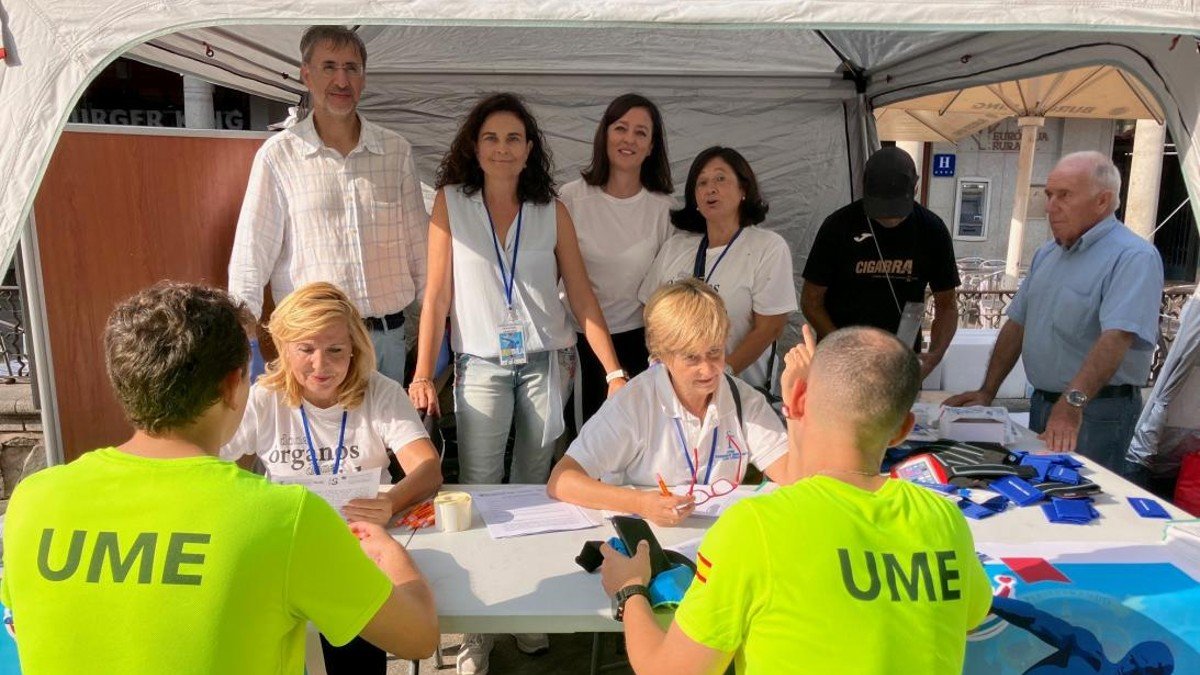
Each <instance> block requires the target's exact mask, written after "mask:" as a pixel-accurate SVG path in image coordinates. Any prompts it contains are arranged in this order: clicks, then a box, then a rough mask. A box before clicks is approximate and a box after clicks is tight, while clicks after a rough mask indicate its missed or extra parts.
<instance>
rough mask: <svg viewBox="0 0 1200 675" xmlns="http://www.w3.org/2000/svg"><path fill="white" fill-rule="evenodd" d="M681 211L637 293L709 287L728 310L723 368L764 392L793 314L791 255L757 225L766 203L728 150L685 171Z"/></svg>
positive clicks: (713, 151)
mask: <svg viewBox="0 0 1200 675" xmlns="http://www.w3.org/2000/svg"><path fill="white" fill-rule="evenodd" d="M684 200H685V202H684V206H683V208H682V209H679V210H677V211H672V212H671V222H672V223H674V225H675V227H677V228H678V229H680V230H683V232H681V233H679V234H676V235H675V236H673V237H671V238H670V239H669V240H667V243H665V244H663V247H662V250H660V251H659V253H658V257H657V258H655V260H654V264H653V265H651V267H650V271H649V272H647V274H646V278H645V280H644V281H643V282H642V286H641V288H640V290H639V291H638V297H639V298H641V299H642V300H643V301H644V300H645V299H646V298H648V297H650V294H651V293H653V292H654V290H655V289H656V288H658V287H659V286H661V285H663V284H665V283H669V282H671V281H677V280H679V279H684V278H687V277H696V278H698V279H701V280H702V281H705V282H706V283H708V284H710V285H711V286H712V287H713V288H715V289H716V290H717V292H718V293H719V294H720V295H721V299H723V300H724V301H725V306H726V308H728V310H729V322H730V328H729V338H728V342H727V343H726V350H727V353H726V362H727V363H728V364H729V366H730V368H731V369H732V371H733V373H734V374H735V375H738V376H739V377H741V378H742V379H743V380H745V381H746V382H747V383H748V384H750V385H752V386H755V387H765V388H770V387H771V384H772V383H771V382H770V381H769V380H770V379H773V378H768V371H770V372H772V373H774V372H777V369H776V368H773V367H772V352H773V349H772V345H773V344H774V343H775V341H776V340H778V339H779V336H780V334H781V333H782V332H783V328H784V326H785V325H787V320H788V315H789V314H790V313H791V312H794V311H796V309H797V307H798V305H797V304H796V285H795V281H794V277H793V271H792V253H791V250H790V249H789V248H788V245H787V242H786V241H784V239H783V237H781V236H779V235H778V234H776V233H774V232H772V231H770V230H765V229H762V228H760V227H757V225H758V223H761V222H762V221H763V220H764V219H765V218H766V216H767V203H766V201H764V200H763V198H762V196H761V195H760V193H759V189H758V180H757V179H756V178H755V176H754V171H753V170H752V169H751V168H750V164H749V163H748V162H747V161H746V159H745V158H744V157H742V155H741V154H740V153H738V151H736V150H734V149H732V148H724V147H720V146H713V147H711V148H708V149H706V150H704V151H702V152H701V153H700V154H699V155H697V156H696V160H695V161H694V162H692V168H691V170H689V171H688V178H687V186H686V192H685V193H684Z"/></svg>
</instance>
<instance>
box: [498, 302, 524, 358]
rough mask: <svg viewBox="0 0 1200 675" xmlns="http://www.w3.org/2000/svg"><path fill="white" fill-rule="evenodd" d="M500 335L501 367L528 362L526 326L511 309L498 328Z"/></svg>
mask: <svg viewBox="0 0 1200 675" xmlns="http://www.w3.org/2000/svg"><path fill="white" fill-rule="evenodd" d="M498 329H499V334H500V365H502V366H519V365H523V364H524V363H526V362H527V361H528V358H527V357H526V354H525V326H524V325H523V324H522V323H521V319H520V317H518V316H517V313H516V312H515V311H513V309H512V308H509V310H508V314H507V315H506V316H505V318H504V321H502V322H501V323H500V325H499V326H498Z"/></svg>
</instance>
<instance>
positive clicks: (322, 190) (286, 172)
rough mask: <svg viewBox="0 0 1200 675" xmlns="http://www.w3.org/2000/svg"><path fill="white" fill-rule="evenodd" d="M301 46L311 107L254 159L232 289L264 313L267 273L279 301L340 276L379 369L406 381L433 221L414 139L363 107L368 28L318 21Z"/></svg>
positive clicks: (240, 224) (231, 268) (302, 73)
mask: <svg viewBox="0 0 1200 675" xmlns="http://www.w3.org/2000/svg"><path fill="white" fill-rule="evenodd" d="M300 52H301V57H302V61H303V63H302V64H301V66H300V77H301V79H302V80H303V81H304V85H305V86H306V87H307V88H308V92H309V99H310V103H311V106H312V114H311V115H309V116H308V117H307V118H305V119H304V120H302V121H300V122H297V123H296V124H295V125H293V126H292V127H291V128H289V129H287V130H285V131H282V132H280V133H279V134H278V135H276V136H275V137H273V138H271V139H269V140H268V141H267V142H266V143H264V144H263V146H262V148H260V149H259V151H258V154H257V156H256V157H255V158H254V166H253V168H252V169H251V171H250V181H249V184H248V185H247V187H246V197H245V200H244V201H243V202H242V211H241V215H240V216H239V217H238V225H237V235H236V236H235V238H234V242H233V254H232V255H231V256H230V259H229V291H230V293H231V294H232V295H233V296H235V297H236V298H238V299H239V300H241V301H243V302H245V303H246V307H247V308H248V309H249V310H250V311H251V312H252V313H253V314H254V316H255V318H261V314H262V293H263V287H264V286H265V285H266V284H267V282H268V281H269V282H270V283H271V291H272V295H273V296H274V298H275V300H276V301H277V302H278V301H279V300H282V299H283V298H284V297H285V296H286V295H287V294H288V293H290V292H291V291H292V290H293V289H294V288H297V287H299V286H302V285H304V284H307V283H310V282H314V281H328V282H331V283H333V284H336V285H337V286H338V287H340V288H341V289H342V290H344V291H345V292H346V294H347V295H348V296H350V299H351V300H353V301H354V303H355V304H356V305H357V306H358V310H359V312H360V313H361V314H362V315H363V316H364V317H365V319H364V320H365V322H366V324H367V327H368V328H369V329H370V332H371V340H372V341H373V342H374V343H375V353H376V355H377V357H378V360H379V364H378V365H379V370H380V372H382V373H383V374H384V375H387V376H388V377H390V378H392V379H393V380H396V381H397V382H403V377H404V361H405V353H406V348H405V343H404V330H403V323H404V314H403V310H404V308H405V307H406V306H407V305H409V304H410V303H411V302H412V301H413V300H414V298H419V297H421V294H422V293H423V292H424V287H425V256H426V251H425V247H426V246H425V244H426V238H427V226H428V224H429V216H428V214H427V213H426V211H425V204H424V201H423V200H422V197H421V184H420V182H419V181H418V180H417V175H416V168H415V166H414V164H413V157H412V147H411V146H410V145H409V143H408V141H406V140H404V138H402V137H401V136H400V135H398V134H396V133H394V132H392V131H388V130H387V129H384V128H383V127H380V126H378V125H376V124H372V123H371V122H369V121H367V120H366V119H364V118H363V116H362V115H360V114H359V113H358V112H357V106H358V99H359V97H360V96H361V95H362V91H363V85H364V84H365V82H366V62H367V52H366V48H365V46H364V45H363V42H362V39H361V38H360V37H359V36H358V34H357V33H355V32H354V31H352V30H349V29H347V28H343V27H340V26H313V27H311V28H309V29H308V30H307V31H305V33H304V36H303V37H302V38H301V39H300Z"/></svg>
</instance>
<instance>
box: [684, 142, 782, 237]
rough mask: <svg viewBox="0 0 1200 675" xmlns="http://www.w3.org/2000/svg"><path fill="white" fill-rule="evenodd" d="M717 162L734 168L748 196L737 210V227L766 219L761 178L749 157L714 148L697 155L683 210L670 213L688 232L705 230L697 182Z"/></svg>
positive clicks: (734, 151) (693, 163) (731, 150)
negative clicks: (712, 163) (710, 164)
mask: <svg viewBox="0 0 1200 675" xmlns="http://www.w3.org/2000/svg"><path fill="white" fill-rule="evenodd" d="M714 159H723V160H725V163H726V164H728V165H729V166H730V167H732V168H733V172H734V173H735V174H737V178H738V185H740V186H741V188H742V191H744V192H745V193H746V199H745V200H744V201H743V202H742V203H741V205H740V206H739V207H738V224H739V225H740V226H741V227H746V226H748V225H757V224H759V223H761V222H762V221H764V220H766V218H767V210H768V209H769V208H770V207H769V206H768V204H767V202H766V201H765V200H763V198H762V194H761V193H760V192H759V190H758V179H757V178H755V176H754V170H753V169H751V168H750V162H747V161H746V158H745V157H742V153H740V152H738V151H737V150H734V149H733V148H726V147H722V146H720V145H714V146H712V147H711V148H706V149H704V150H701V151H700V154H698V155H696V159H695V161H693V162H692V168H691V169H689V170H688V177H687V186H686V187H685V188H684V193H683V208H682V209H676V210H673V211H671V223H672V224H674V225H675V227H678V228H679V229H681V230H685V231H687V232H704V231H705V221H704V216H702V215H700V210H699V208H697V206H696V180H697V179H698V178H699V177H700V172H701V171H703V170H704V167H705V166H707V165H708V163H709V162H711V161H712V160H714Z"/></svg>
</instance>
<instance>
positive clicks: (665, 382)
mask: <svg viewBox="0 0 1200 675" xmlns="http://www.w3.org/2000/svg"><path fill="white" fill-rule="evenodd" d="M645 322H646V346H647V348H648V349H649V351H650V355H651V356H652V357H653V358H655V359H657V360H658V363H656V364H655V365H654V366H652V367H650V369H649V370H647V371H645V372H644V373H642V374H641V375H638V376H637V377H635V378H633V379H632V380H630V381H629V384H627V385H626V386H625V388H623V389H622V390H621V391H619V392H617V393H616V395H615V396H613V397H612V398H611V399H610V400H609V401H608V402H607V403H605V404H604V406H603V407H601V408H600V411H599V412H598V413H596V415H595V416H593V417H592V419H591V420H589V421H588V423H587V424H585V425H584V426H583V429H581V430H580V433H579V437H578V438H576V439H575V441H574V442H573V443H572V444H571V447H570V448H569V449H568V450H567V454H566V456H565V457H563V459H562V461H560V462H559V463H558V465H557V466H555V468H554V472H553V473H552V474H551V476H550V482H549V485H548V486H547V491H548V492H549V494H550V496H552V497H555V498H556V499H561V500H563V501H568V502H572V503H575V504H579V505H581V506H587V507H590V508H597V509H610V510H614V511H624V512H630V513H637V514H639V515H642V516H644V517H645V518H648V519H649V520H651V521H652V522H654V523H656V524H659V525H676V524H678V523H679V522H680V521H682V520H683V519H684V518H686V517H687V516H688V515H690V514H691V512H692V509H693V508H694V506H695V505H696V504H697V503H703V502H704V501H706V500H708V499H711V498H712V497H717V496H721V495H724V494H727V493H729V492H731V491H733V489H734V488H736V487H737V486H738V485H739V484H740V483H741V481H742V479H743V477H744V476H745V475H746V469H747V467H748V465H749V464H751V463H753V464H754V465H755V466H757V467H759V468H761V469H762V470H763V471H764V473H766V475H767V476H768V477H769V478H770V479H771V480H774V481H776V482H781V483H787V482H790V481H791V478H792V477H793V476H794V475H795V474H796V472H797V470H798V467H793V466H791V465H790V463H789V461H790V460H789V457H788V453H787V449H788V440H787V434H786V432H785V431H784V428H783V423H782V422H781V421H780V420H779V418H778V417H777V416H776V415H775V413H774V412H773V411H772V410H771V408H770V406H769V404H768V403H767V400H766V399H765V398H764V397H763V396H762V394H760V393H759V392H757V391H755V390H754V389H753V388H752V387H750V386H749V385H748V384H746V383H745V382H742V381H741V380H738V379H737V378H734V377H730V376H727V375H725V372H724V371H725V343H726V338H727V336H728V333H729V317H728V315H727V314H726V312H725V303H724V302H723V301H722V300H721V297H720V296H719V295H718V294H717V293H716V291H714V290H713V289H712V288H711V287H710V286H708V285H707V284H705V283H703V282H701V281H699V280H697V279H691V278H687V279H684V280H682V281H678V282H675V283H672V284H668V285H666V286H663V287H662V288H659V289H658V290H657V291H655V292H654V294H653V295H652V296H651V297H650V300H649V302H648V303H647V304H646V310H645ZM735 388H736V389H735ZM739 401H740V405H739ZM739 408H740V410H739ZM660 476H661V477H662V480H664V481H665V482H666V483H668V484H670V485H676V486H686V487H687V488H688V489H687V491H686V492H687V493H688V494H685V495H682V496H681V495H674V494H672V495H670V496H665V495H663V494H662V492H661V490H660V489H658V488H652V489H649V490H639V489H630V488H627V487H623V486H626V485H635V486H654V485H656V483H657V482H658V479H659V477H660ZM597 479H599V480H597Z"/></svg>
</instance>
